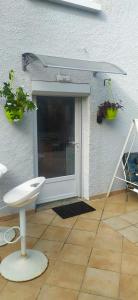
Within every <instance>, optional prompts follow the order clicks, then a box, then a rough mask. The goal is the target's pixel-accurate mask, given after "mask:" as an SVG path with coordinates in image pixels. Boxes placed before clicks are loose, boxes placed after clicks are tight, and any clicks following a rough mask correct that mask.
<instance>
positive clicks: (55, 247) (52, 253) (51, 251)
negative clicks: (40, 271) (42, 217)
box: [34, 239, 63, 259]
mask: <svg viewBox="0 0 138 300" xmlns="http://www.w3.org/2000/svg"><path fill="white" fill-rule="evenodd" d="M62 246H63V243H62V242H57V241H49V240H42V239H41V240H39V241H38V242H37V243H36V245H35V247H34V249H37V250H39V251H42V252H43V253H44V254H46V255H47V256H48V258H51V259H52V258H56V257H57V255H58V254H59V252H60V250H61V248H62Z"/></svg>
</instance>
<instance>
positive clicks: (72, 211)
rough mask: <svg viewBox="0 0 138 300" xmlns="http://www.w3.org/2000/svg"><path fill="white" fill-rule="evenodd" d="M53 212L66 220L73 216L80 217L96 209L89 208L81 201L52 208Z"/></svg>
mask: <svg viewBox="0 0 138 300" xmlns="http://www.w3.org/2000/svg"><path fill="white" fill-rule="evenodd" d="M53 210H54V211H55V212H56V213H57V214H58V215H59V216H60V217H61V218H62V219H67V218H71V217H74V216H78V215H82V214H85V213H88V212H91V211H95V210H96V209H95V208H93V207H91V206H89V205H88V204H86V203H85V202H83V201H80V202H75V203H71V204H67V205H62V206H59V207H54V208H53Z"/></svg>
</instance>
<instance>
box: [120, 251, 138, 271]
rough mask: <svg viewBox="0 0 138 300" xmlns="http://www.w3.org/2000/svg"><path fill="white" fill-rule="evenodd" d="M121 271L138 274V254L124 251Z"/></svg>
mask: <svg viewBox="0 0 138 300" xmlns="http://www.w3.org/2000/svg"><path fill="white" fill-rule="evenodd" d="M121 272H122V273H125V274H131V275H138V256H136V255H130V254H125V253H123V255H122V266H121Z"/></svg>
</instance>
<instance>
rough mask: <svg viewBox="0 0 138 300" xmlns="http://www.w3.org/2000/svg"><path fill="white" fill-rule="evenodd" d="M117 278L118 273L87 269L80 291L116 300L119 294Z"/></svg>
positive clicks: (118, 276)
mask: <svg viewBox="0 0 138 300" xmlns="http://www.w3.org/2000/svg"><path fill="white" fill-rule="evenodd" d="M119 278H120V274H119V273H115V272H111V271H106V270H100V269H95V268H87V271H86V274H85V277H84V281H83V286H82V290H83V291H84V292H91V293H93V294H97V295H101V296H105V297H111V298H117V297H118V293H119Z"/></svg>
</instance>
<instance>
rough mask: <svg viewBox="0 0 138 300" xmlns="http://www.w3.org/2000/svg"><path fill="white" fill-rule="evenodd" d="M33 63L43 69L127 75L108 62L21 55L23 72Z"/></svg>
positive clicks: (30, 54) (29, 54)
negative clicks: (38, 64)
mask: <svg viewBox="0 0 138 300" xmlns="http://www.w3.org/2000/svg"><path fill="white" fill-rule="evenodd" d="M35 61H38V62H40V63H41V65H42V66H43V67H44V68H48V67H50V68H61V69H69V70H80V71H90V72H93V73H111V74H122V75H127V73H126V72H125V71H124V70H123V69H121V68H120V67H118V66H116V65H114V64H112V63H108V62H97V61H88V60H80V59H72V58H62V57H56V56H48V55H40V54H34V53H23V54H22V62H23V70H24V71H25V70H26V69H27V66H28V65H29V64H32V63H33V62H35Z"/></svg>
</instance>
